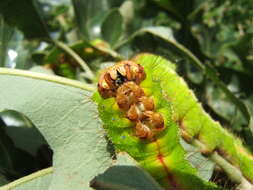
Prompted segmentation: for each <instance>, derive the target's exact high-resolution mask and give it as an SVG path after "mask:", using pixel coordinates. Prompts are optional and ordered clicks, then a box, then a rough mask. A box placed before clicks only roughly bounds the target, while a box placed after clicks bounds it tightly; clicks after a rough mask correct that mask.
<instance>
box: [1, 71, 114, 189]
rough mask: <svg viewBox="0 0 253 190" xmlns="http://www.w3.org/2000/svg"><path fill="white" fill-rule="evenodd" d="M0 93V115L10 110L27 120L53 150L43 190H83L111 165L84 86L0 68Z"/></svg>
mask: <svg viewBox="0 0 253 190" xmlns="http://www.w3.org/2000/svg"><path fill="white" fill-rule="evenodd" d="M0 89H1V95H0V110H4V109H12V110H16V111H19V112H21V113H24V114H25V115H26V116H28V117H29V118H30V120H31V121H32V122H33V123H34V124H35V126H36V127H37V128H38V129H39V130H40V132H41V133H42V134H43V135H44V137H45V138H46V140H47V142H48V143H49V144H50V146H51V148H52V149H53V151H54V156H53V173H52V180H51V183H50V185H49V187H48V189H49V190H55V189H62V190H64V189H66V190H69V189H75V190H78V189H80V190H81V189H82V190H83V189H89V188H88V184H89V181H90V180H91V179H92V178H93V177H94V176H95V175H96V174H98V173H99V172H101V171H103V170H104V169H105V168H107V167H108V166H109V165H110V164H111V159H110V154H109V153H108V152H107V149H106V144H107V143H106V140H105V138H104V137H103V136H104V132H103V130H102V127H101V122H100V120H99V118H98V115H97V109H96V106H95V104H94V103H92V101H91V99H90V95H91V93H90V92H89V91H90V90H92V88H91V87H90V86H88V85H85V84H82V83H80V82H77V81H72V80H67V79H65V78H61V77H56V76H50V75H45V74H40V73H32V72H27V71H19V70H9V69H0ZM37 177H38V176H37ZM13 183H15V182H13ZM7 189H8V188H7ZM41 189H44V188H41Z"/></svg>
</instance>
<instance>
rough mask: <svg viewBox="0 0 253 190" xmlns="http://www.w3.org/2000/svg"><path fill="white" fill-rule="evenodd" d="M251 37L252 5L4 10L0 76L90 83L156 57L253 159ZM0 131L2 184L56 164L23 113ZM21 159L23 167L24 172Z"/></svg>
mask: <svg viewBox="0 0 253 190" xmlns="http://www.w3.org/2000/svg"><path fill="white" fill-rule="evenodd" d="M252 36H253V3H252V2H251V0H220V1H213V0H177V1H172V0H132V1H131V0H72V1H71V0H38V1H37V0H2V1H1V2H0V67H7V68H17V69H25V70H32V71H35V72H43V73H48V74H56V75H60V76H63V77H67V78H70V79H75V80H80V81H82V82H85V83H94V82H96V73H97V72H98V71H99V70H100V69H102V68H104V67H106V66H108V65H111V64H113V63H114V62H116V61H119V60H123V59H130V58H131V57H133V56H135V55H137V54H138V53H141V52H150V53H154V54H159V55H161V56H163V57H166V58H167V59H169V60H171V61H173V62H174V63H176V65H177V70H178V72H179V74H180V75H181V76H183V77H184V79H185V80H186V81H187V82H188V84H189V86H190V87H191V88H192V89H193V90H194V92H195V93H196V95H197V96H198V98H199V100H200V101H201V102H202V103H203V105H204V108H205V110H206V111H207V112H208V113H210V114H211V115H212V116H213V118H215V119H216V120H218V121H220V122H221V124H222V125H223V126H224V127H226V128H228V129H229V131H232V132H233V133H235V134H236V135H237V136H238V137H240V138H241V139H242V140H243V142H244V143H245V145H246V146H247V147H248V149H250V150H251V151H252V150H253V136H252V129H253V124H252V122H251V120H252V114H251V112H253V85H252V84H253V38H252ZM87 65H88V68H87ZM0 111H1V110H0ZM0 131H1V133H0V147H1V146H3V147H4V149H3V148H2V149H1V151H2V152H3V153H1V158H0V181H2V183H7V182H8V181H12V180H14V179H17V178H19V177H21V176H24V175H26V174H27V173H32V172H33V171H36V170H39V169H41V168H45V167H48V166H50V165H51V164H52V150H51V149H50V147H49V146H48V145H47V142H46V141H45V139H44V138H43V136H42V135H40V133H39V132H38V131H37V130H36V128H35V127H34V126H33V124H32V123H31V122H30V121H29V118H27V117H26V116H24V115H22V113H18V112H15V111H13V110H5V111H2V112H0ZM29 135H30V136H29ZM24 136H25V137H26V138H24ZM29 139H30V140H33V139H36V141H33V142H27V140H29ZM31 145H33V146H31ZM17 157H19V159H21V158H22V159H24V160H26V161H25V162H23V163H22V166H21V165H20V164H18V162H17V160H16V158H17ZM25 163H27V165H24V164H25ZM31 163H33V164H31ZM3 166H4V167H3ZM24 168H26V169H24Z"/></svg>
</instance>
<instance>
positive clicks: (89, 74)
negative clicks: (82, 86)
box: [51, 40, 95, 80]
mask: <svg viewBox="0 0 253 190" xmlns="http://www.w3.org/2000/svg"><path fill="white" fill-rule="evenodd" d="M51 42H53V43H54V44H55V45H56V46H57V47H59V48H61V49H62V50H64V51H65V52H66V53H68V54H69V55H70V56H71V57H73V59H75V61H76V62H77V63H78V64H79V65H80V66H81V67H82V68H83V70H84V71H85V74H86V77H87V78H88V79H90V80H93V79H94V78H95V75H94V74H93V72H92V71H91V70H90V68H89V67H88V64H87V63H86V62H85V61H84V60H83V59H82V58H81V57H80V56H79V55H78V54H77V53H76V52H75V51H74V50H72V49H71V48H69V47H68V46H67V45H66V44H64V43H62V42H60V41H57V40H52V41H51Z"/></svg>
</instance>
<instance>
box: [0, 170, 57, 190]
mask: <svg viewBox="0 0 253 190" xmlns="http://www.w3.org/2000/svg"><path fill="white" fill-rule="evenodd" d="M52 172H53V167H50V168H46V169H43V170H40V171H38V172H35V173H32V174H30V175H28V176H25V177H22V178H20V179H18V180H15V181H13V182H11V183H9V184H7V185H4V186H2V187H1V188H0V190H11V189H13V188H15V187H17V186H19V185H20V184H22V183H26V182H28V181H31V180H34V179H36V178H39V177H43V176H45V175H47V174H50V173H52Z"/></svg>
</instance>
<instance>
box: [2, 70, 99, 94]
mask: <svg viewBox="0 0 253 190" xmlns="http://www.w3.org/2000/svg"><path fill="white" fill-rule="evenodd" d="M0 75H14V76H21V77H27V78H34V79H39V80H45V81H50V82H55V83H58V84H62V85H67V86H72V87H75V88H79V89H83V90H87V91H90V92H94V91H95V89H96V88H95V87H94V86H92V85H89V84H85V83H81V82H79V81H76V80H71V79H67V78H64V77H59V76H54V75H46V74H43V73H35V72H31V71H25V70H19V69H7V68H0Z"/></svg>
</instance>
